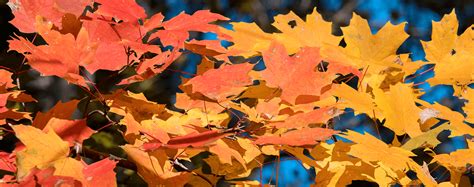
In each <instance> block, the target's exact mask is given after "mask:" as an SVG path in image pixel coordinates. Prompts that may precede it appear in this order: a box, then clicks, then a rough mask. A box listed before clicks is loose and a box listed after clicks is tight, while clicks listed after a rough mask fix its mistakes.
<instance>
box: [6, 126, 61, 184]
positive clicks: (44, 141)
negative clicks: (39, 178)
mask: <svg viewBox="0 0 474 187" xmlns="http://www.w3.org/2000/svg"><path fill="white" fill-rule="evenodd" d="M12 128H13V130H14V131H15V135H16V137H17V138H18V139H19V140H20V141H21V142H22V143H23V144H24V145H25V146H26V148H25V150H22V151H19V152H17V153H16V164H17V167H18V171H17V173H18V174H17V176H18V178H20V179H21V178H23V177H26V176H27V175H28V173H29V172H30V170H31V169H33V168H34V167H37V168H39V169H45V168H47V167H50V166H52V164H54V162H55V161H58V160H61V159H64V158H67V156H68V155H69V144H68V143H67V142H65V141H63V140H61V138H60V137H59V136H58V135H57V134H56V133H55V132H54V131H52V130H50V131H49V132H48V133H44V132H42V131H41V130H40V129H37V128H35V127H32V126H25V125H14V126H12Z"/></svg>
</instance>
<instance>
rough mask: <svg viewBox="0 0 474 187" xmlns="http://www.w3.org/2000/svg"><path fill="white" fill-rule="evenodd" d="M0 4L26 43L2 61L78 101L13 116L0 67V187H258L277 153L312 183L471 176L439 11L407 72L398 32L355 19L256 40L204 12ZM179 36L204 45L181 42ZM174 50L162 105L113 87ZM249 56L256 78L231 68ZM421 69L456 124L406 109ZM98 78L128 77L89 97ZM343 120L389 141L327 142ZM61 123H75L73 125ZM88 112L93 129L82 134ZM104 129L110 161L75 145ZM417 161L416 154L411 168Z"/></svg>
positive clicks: (351, 138)
mask: <svg viewBox="0 0 474 187" xmlns="http://www.w3.org/2000/svg"><path fill="white" fill-rule="evenodd" d="M9 6H10V7H11V8H12V11H13V14H14V16H15V18H14V19H13V20H12V21H11V24H13V25H14V26H15V27H17V28H18V29H19V30H20V31H21V32H23V33H36V36H35V39H34V40H29V39H27V38H24V37H22V36H17V35H15V36H12V37H11V40H9V48H10V50H11V51H16V52H18V53H20V54H23V55H24V59H25V60H24V62H23V63H24V64H25V65H29V66H30V67H31V68H32V69H34V70H36V71H38V72H39V73H41V75H42V76H56V77H60V78H62V79H64V80H66V81H68V82H69V83H70V84H74V85H76V86H77V87H79V88H81V89H82V90H84V91H85V92H86V93H88V95H86V96H85V97H84V98H80V99H79V100H71V101H68V102H59V103H58V104H56V105H55V106H54V107H53V108H52V109H51V110H49V111H47V112H38V111H27V110H24V109H23V108H22V105H21V104H22V103H27V102H36V100H35V99H34V98H33V97H31V96H29V95H28V93H26V92H24V91H22V89H20V87H19V86H18V85H17V84H16V83H17V81H16V79H15V77H16V76H17V75H16V74H17V73H18V72H16V71H12V70H10V69H0V124H1V125H2V126H1V127H0V128H1V130H2V131H4V132H7V133H13V134H14V135H15V136H16V138H17V139H18V141H17V144H16V147H15V149H14V150H13V151H12V152H0V158H1V162H0V170H3V171H6V172H7V174H6V175H4V176H3V179H2V180H1V184H2V185H11V186H26V185H31V186H34V185H44V186H56V185H60V186H63V185H64V186H81V185H82V186H116V185H117V181H116V172H117V171H118V168H119V167H124V168H128V169H130V168H131V169H132V170H134V171H136V172H137V173H138V175H139V176H140V177H141V178H142V179H143V180H144V181H146V183H148V185H149V186H160V185H165V186H183V185H185V184H188V185H193V186H211V185H215V184H216V183H217V182H218V181H219V180H225V181H226V182H228V183H231V184H236V185H259V183H258V181H248V179H246V177H248V176H249V175H250V174H251V172H252V170H254V169H256V168H260V167H262V166H263V165H264V164H265V162H267V161H268V158H277V159H279V156H280V154H282V153H284V154H287V155H291V156H292V157H295V158H296V159H298V160H300V161H301V163H302V165H303V166H304V167H306V168H308V169H309V168H313V169H314V170H315V171H316V178H315V184H314V185H315V186H341V185H348V184H350V183H351V182H352V181H353V180H365V181H372V182H376V183H378V184H379V185H381V186H387V185H391V184H400V185H403V186H405V185H420V184H424V185H425V186H436V185H438V183H439V185H443V186H458V185H465V184H466V179H465V174H466V172H469V170H471V169H472V168H471V164H474V142H473V141H472V139H471V138H472V136H473V135H474V129H473V127H472V124H473V123H474V103H473V102H472V101H474V90H473V89H472V88H470V87H469V84H471V83H473V78H474V63H472V62H473V61H474V56H473V55H472V54H473V53H474V47H473V42H472V41H473V40H474V30H473V29H471V28H469V29H467V30H466V31H464V32H461V34H460V35H458V34H457V33H458V21H457V19H456V15H455V14H454V12H453V13H451V14H448V15H445V16H444V17H443V19H442V20H441V21H440V22H433V32H432V37H431V40H430V41H426V42H423V43H422V44H423V48H424V50H425V52H426V61H416V62H414V61H411V59H410V58H409V55H408V54H397V49H398V48H399V46H400V45H401V44H402V43H403V42H404V41H405V40H406V39H407V38H408V34H407V33H406V32H405V31H404V27H405V24H404V23H402V24H398V25H394V24H392V23H387V24H386V25H385V26H383V27H382V28H381V29H380V30H378V31H377V32H376V33H373V32H372V31H371V29H370V28H369V25H368V24H367V21H366V20H364V19H363V18H361V17H360V16H358V15H356V14H354V15H353V16H352V19H351V21H350V24H349V25H348V26H346V27H342V28H341V29H342V33H343V35H342V36H335V35H333V34H332V28H331V23H330V22H327V21H325V20H324V19H323V18H322V17H321V16H320V15H319V14H318V13H317V11H316V10H314V11H313V13H312V14H310V15H307V16H306V18H305V19H302V18H300V17H298V16H297V15H295V14H294V13H292V12H290V13H288V14H285V15H278V16H276V17H275V18H274V19H275V22H274V23H273V26H274V27H275V28H276V29H278V30H279V31H280V32H276V33H266V32H264V31H262V30H261V29H260V28H259V27H258V26H257V25H256V24H255V23H243V22H238V23H237V22H235V23H231V24H232V27H233V29H232V30H229V29H226V28H223V27H221V26H219V23H222V22H227V21H229V19H228V18H226V17H224V16H221V15H219V14H215V13H211V12H210V11H208V10H200V11H197V12H195V13H194V14H192V15H189V14H186V13H181V14H179V15H178V16H176V17H173V18H166V19H165V18H164V16H163V15H162V14H160V13H158V14H155V15H153V16H151V17H148V16H147V15H146V14H145V11H144V9H143V8H142V7H140V6H139V5H138V4H136V2H135V1H134V0H95V1H94V2H92V1H90V0H77V1H65V0H42V1H38V0H10V1H9ZM164 20H166V21H164ZM290 22H294V23H296V24H294V25H292V24H289V23H290ZM194 32H201V33H208V32H210V33H214V34H216V35H217V38H218V39H217V40H196V39H191V35H190V34H191V33H194ZM38 40H42V42H38ZM221 41H228V42H231V43H232V44H231V45H230V46H229V47H223V46H222V45H221ZM157 43H158V45H157ZM185 53H194V54H198V55H200V56H201V57H202V62H201V63H200V64H199V65H198V67H197V71H196V73H195V74H193V75H192V77H191V78H185V77H182V83H181V85H180V87H179V88H180V89H181V91H182V93H177V94H176V102H175V104H174V106H165V105H164V104H159V103H156V102H153V101H150V100H148V99H147V98H146V97H145V96H144V95H143V94H142V93H133V92H132V91H131V90H129V89H128V87H129V86H130V85H133V84H136V83H140V82H142V81H145V80H148V79H150V78H152V77H154V76H156V75H159V74H161V73H163V72H164V71H168V70H172V69H170V65H171V64H172V63H173V62H175V61H176V60H178V59H180V58H181V57H182V56H183V55H185ZM255 57H257V58H260V60H259V62H258V63H264V65H265V68H264V69H256V68H255V66H256V65H255V64H254V63H253V64H252V63H249V62H248V61H249V60H245V61H243V62H241V61H239V62H237V60H235V59H237V58H240V59H249V58H255ZM428 65H431V66H433V65H434V66H433V71H434V77H432V78H430V79H428V81H427V82H428V83H430V84H431V85H451V86H452V87H453V88H454V90H455V93H454V94H455V95H454V96H456V97H459V98H461V99H463V100H464V101H465V105H464V107H463V108H462V110H463V112H457V111H453V110H452V109H450V108H448V107H446V106H443V105H441V104H438V103H428V102H425V101H423V100H421V99H420V95H422V94H423V90H420V89H417V87H416V85H415V84H413V83H409V82H410V79H412V78H413V77H414V76H417V75H416V74H415V72H416V71H417V70H419V69H420V68H422V67H425V66H428ZM101 70H107V71H111V72H114V73H113V74H112V76H118V75H121V74H122V73H123V72H125V71H128V72H132V73H131V74H129V75H128V76H127V77H123V78H122V79H121V81H120V82H119V83H117V84H116V85H115V86H116V89H114V90H113V91H111V92H108V93H105V92H101V91H100V90H98V89H97V87H96V85H97V84H99V83H98V82H96V81H95V80H94V79H93V78H92V77H93V76H92V75H94V73H96V72H97V71H101ZM80 102H81V103H84V102H85V103H87V104H86V105H80V104H79V103H80ZM89 103H95V104H97V103H99V105H100V106H102V109H100V110H98V109H91V108H90V107H89V106H91V105H92V104H90V105H89ZM347 111H354V112H355V113H356V114H365V115H367V116H368V117H370V118H371V120H373V122H374V124H378V125H382V126H384V127H386V128H388V129H390V130H391V131H393V133H394V134H395V136H394V137H393V138H391V139H390V140H387V138H384V140H383V139H382V137H381V134H378V135H377V134H375V135H374V134H369V133H365V134H360V133H358V132H355V131H351V130H342V131H338V130H334V129H333V123H334V120H335V119H336V118H338V117H339V116H340V115H342V114H344V113H345V112H347ZM77 112H79V113H81V117H79V118H77V117H75V118H73V117H72V116H73V113H77ZM93 115H101V116H103V117H104V119H106V120H107V123H106V124H105V125H103V126H102V127H100V128H91V127H92V126H91V124H90V121H89V117H90V116H93ZM76 116H77V115H76ZM117 116H118V117H117ZM94 127H95V126H94ZM113 127H116V128H115V129H114V130H115V131H116V133H119V134H120V135H121V137H123V140H124V143H123V144H121V145H120V146H118V147H117V146H116V147H115V148H116V149H120V150H121V151H124V152H125V153H126V156H124V157H118V156H116V155H112V154H109V153H105V152H100V150H93V149H91V148H88V150H87V151H85V149H83V146H82V145H83V142H84V141H86V140H87V139H89V138H90V137H91V136H94V134H97V133H100V131H103V130H105V129H107V128H113ZM442 131H449V132H450V133H451V136H462V137H464V139H465V140H466V141H467V144H468V147H467V148H466V149H459V150H457V151H455V152H452V153H450V154H436V152H434V151H433V148H434V147H435V146H436V145H438V144H439V143H440V141H439V140H438V139H437V136H438V135H439V134H440V133H441V132H442ZM397 137H403V140H402V139H400V138H397ZM341 139H344V141H341ZM415 150H418V151H415ZM420 150H421V153H423V154H425V155H428V156H425V157H423V158H424V159H419V154H420ZM87 153H91V154H92V153H94V154H95V155H99V157H94V158H91V157H89V156H91V154H87ZM185 162H189V163H192V165H193V167H190V166H189V165H186V164H184V163H185ZM435 167H444V168H446V169H447V170H448V172H449V174H450V179H449V180H448V181H438V180H437V179H436V178H433V177H432V176H431V174H430V170H433V168H435ZM413 173H414V174H415V175H413ZM277 180H278V179H277Z"/></svg>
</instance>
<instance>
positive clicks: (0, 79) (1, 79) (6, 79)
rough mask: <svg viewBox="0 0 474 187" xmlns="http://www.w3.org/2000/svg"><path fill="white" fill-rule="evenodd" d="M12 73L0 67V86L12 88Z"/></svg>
mask: <svg viewBox="0 0 474 187" xmlns="http://www.w3.org/2000/svg"><path fill="white" fill-rule="evenodd" d="M11 77H12V73H10V72H9V71H7V70H4V69H0V88H1V89H2V90H3V89H6V88H12V87H14V86H15V85H14V84H13V83H12V79H11Z"/></svg>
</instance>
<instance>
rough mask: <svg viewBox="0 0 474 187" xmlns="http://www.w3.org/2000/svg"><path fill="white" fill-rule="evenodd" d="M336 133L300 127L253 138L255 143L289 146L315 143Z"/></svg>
mask: <svg viewBox="0 0 474 187" xmlns="http://www.w3.org/2000/svg"><path fill="white" fill-rule="evenodd" d="M337 133H338V131H335V130H332V129H326V128H302V129H298V130H293V131H289V132H286V133H284V134H281V135H264V136H259V137H258V138H257V140H255V144H258V145H267V144H275V145H290V146H303V145H315V144H317V143H318V142H319V141H323V140H326V139H328V138H330V137H331V136H332V135H334V134H337Z"/></svg>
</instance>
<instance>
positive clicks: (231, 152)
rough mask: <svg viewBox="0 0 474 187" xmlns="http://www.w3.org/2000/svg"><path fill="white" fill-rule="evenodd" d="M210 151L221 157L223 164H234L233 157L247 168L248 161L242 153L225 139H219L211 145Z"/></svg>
mask: <svg viewBox="0 0 474 187" xmlns="http://www.w3.org/2000/svg"><path fill="white" fill-rule="evenodd" d="M209 152H211V153H214V154H215V155H217V157H219V161H220V162H221V163H223V164H231V165H232V157H233V158H235V159H236V160H237V161H238V162H239V163H240V164H242V166H243V167H244V168H246V162H245V160H244V159H243V158H242V155H240V153H239V152H238V151H237V150H235V149H232V148H230V147H229V146H228V145H227V144H226V143H225V141H223V140H217V141H216V143H215V144H214V145H212V146H210V147H209Z"/></svg>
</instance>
